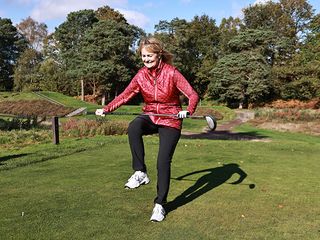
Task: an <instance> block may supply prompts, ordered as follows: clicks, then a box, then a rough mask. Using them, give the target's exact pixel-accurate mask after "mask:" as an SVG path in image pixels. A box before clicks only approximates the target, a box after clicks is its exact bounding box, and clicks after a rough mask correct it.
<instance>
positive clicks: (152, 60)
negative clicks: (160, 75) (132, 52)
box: [141, 47, 160, 68]
mask: <svg viewBox="0 0 320 240" xmlns="http://www.w3.org/2000/svg"><path fill="white" fill-rule="evenodd" d="M141 58H142V61H143V63H144V65H145V66H146V67H147V68H153V67H156V66H158V64H159V61H160V58H159V55H158V54H157V53H153V52H149V51H148V50H147V49H146V48H145V47H143V48H142V49H141Z"/></svg>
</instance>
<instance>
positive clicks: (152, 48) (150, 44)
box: [137, 37, 173, 64]
mask: <svg viewBox="0 0 320 240" xmlns="http://www.w3.org/2000/svg"><path fill="white" fill-rule="evenodd" d="M142 48H146V49H147V50H148V51H149V52H152V53H156V54H159V55H160V58H161V59H162V61H163V62H165V63H168V64H172V62H173V54H172V53H170V52H169V51H167V50H165V49H164V45H163V43H162V42H161V41H160V40H158V39H156V38H155V37H149V38H145V39H142V40H141V42H140V45H139V48H138V50H137V52H138V54H139V55H140V56H141V50H142Z"/></svg>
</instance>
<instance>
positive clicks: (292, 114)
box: [255, 108, 320, 122]
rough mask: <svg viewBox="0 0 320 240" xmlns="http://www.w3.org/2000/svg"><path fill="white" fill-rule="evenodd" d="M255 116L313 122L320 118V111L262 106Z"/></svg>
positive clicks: (266, 118)
mask: <svg viewBox="0 0 320 240" xmlns="http://www.w3.org/2000/svg"><path fill="white" fill-rule="evenodd" d="M255 117H256V118H264V119H265V120H280V121H287V122H312V121H318V120H319V119H320V111H319V110H312V109H297V108H286V109H272V108H261V109H259V110H257V111H256V113H255Z"/></svg>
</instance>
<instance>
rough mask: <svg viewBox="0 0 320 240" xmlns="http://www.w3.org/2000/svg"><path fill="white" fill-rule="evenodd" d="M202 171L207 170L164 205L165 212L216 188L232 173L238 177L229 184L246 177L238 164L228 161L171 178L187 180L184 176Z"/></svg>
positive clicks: (239, 181)
mask: <svg viewBox="0 0 320 240" xmlns="http://www.w3.org/2000/svg"><path fill="white" fill-rule="evenodd" d="M203 172H207V174H205V175H203V176H201V177H200V178H199V179H198V180H195V183H194V185H192V186H191V187H189V188H188V189H186V190H185V191H184V192H183V193H181V194H180V195H179V196H177V197H176V198H175V199H174V200H172V201H171V202H168V203H167V204H166V205H165V206H164V207H165V209H166V212H167V213H169V212H171V211H173V210H175V209H177V208H179V207H181V206H183V205H185V204H188V203H190V202H191V201H193V200H194V199H196V198H198V197H200V196H201V195H203V194H205V193H207V192H209V191H210V190H212V189H213V188H216V187H218V186H219V185H221V184H223V183H225V182H226V181H227V180H228V179H230V178H231V177H232V175H233V174H238V175H239V179H238V180H236V181H234V182H232V183H230V184H239V183H241V182H242V181H243V180H244V179H245V178H246V177H247V174H246V173H245V172H244V171H243V170H242V169H241V168H240V167H239V165H238V164H235V163H230V164H224V165H223V166H221V167H216V168H209V169H204V170H199V171H195V172H191V173H187V174H185V175H183V176H180V177H177V178H173V179H175V180H187V181H188V180H189V179H185V177H188V176H191V175H194V174H198V173H203ZM189 181H193V180H189Z"/></svg>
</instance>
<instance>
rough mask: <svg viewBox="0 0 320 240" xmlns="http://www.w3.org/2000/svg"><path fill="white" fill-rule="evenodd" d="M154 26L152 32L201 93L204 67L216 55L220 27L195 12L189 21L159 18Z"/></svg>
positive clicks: (204, 85) (204, 84)
mask: <svg viewBox="0 0 320 240" xmlns="http://www.w3.org/2000/svg"><path fill="white" fill-rule="evenodd" d="M155 28H156V33H155V36H156V37H158V38H160V39H161V40H162V41H163V42H164V43H165V44H166V48H167V49H168V50H169V51H171V52H172V53H173V54H174V56H175V58H174V65H175V66H176V67H177V68H178V69H179V70H180V71H181V72H182V74H183V75H184V76H185V77H186V78H187V79H188V81H189V82H190V83H191V84H192V85H193V86H194V88H195V89H196V91H197V92H198V93H199V94H200V95H203V94H204V93H205V91H206V89H207V85H208V83H209V77H208V74H207V67H208V66H209V65H211V64H214V63H215V61H216V59H217V52H218V50H217V49H218V47H217V46H218V42H219V31H218V28H217V26H216V24H215V20H213V19H211V18H210V17H208V16H207V15H202V16H195V17H194V19H193V20H192V21H190V22H187V21H186V20H184V19H178V18H174V19H172V21H171V22H167V21H160V22H159V24H158V25H156V27H155Z"/></svg>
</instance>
